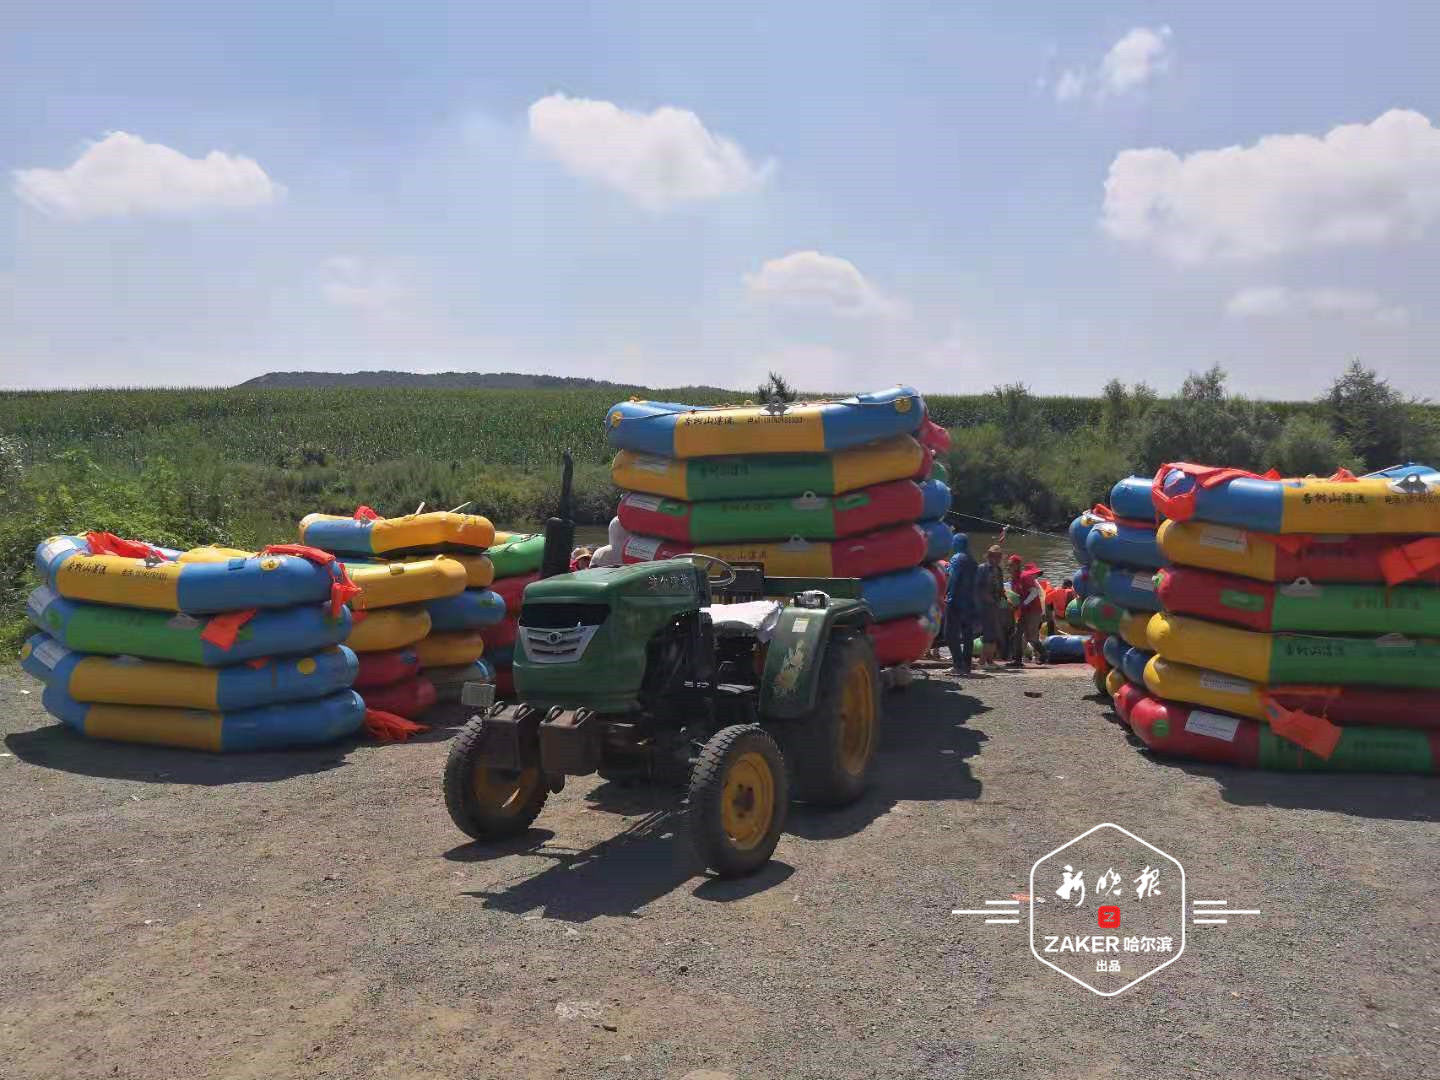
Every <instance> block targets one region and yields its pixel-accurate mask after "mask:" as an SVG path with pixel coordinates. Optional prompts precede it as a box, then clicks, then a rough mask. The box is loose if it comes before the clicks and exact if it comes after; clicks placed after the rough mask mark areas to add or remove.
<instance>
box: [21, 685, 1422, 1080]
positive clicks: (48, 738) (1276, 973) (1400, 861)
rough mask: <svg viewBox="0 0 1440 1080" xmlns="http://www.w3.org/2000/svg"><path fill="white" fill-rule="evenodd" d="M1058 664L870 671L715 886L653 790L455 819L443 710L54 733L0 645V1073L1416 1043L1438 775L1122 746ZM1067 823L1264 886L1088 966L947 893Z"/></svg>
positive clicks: (1049, 1069) (852, 1060) (888, 1072)
mask: <svg viewBox="0 0 1440 1080" xmlns="http://www.w3.org/2000/svg"><path fill="white" fill-rule="evenodd" d="M1090 689H1091V688H1090V685H1089V680H1088V677H1087V675H1086V673H1085V672H1084V671H1082V670H1080V669H1074V668H1072V669H1063V668H1057V669H1051V670H1047V671H1032V672H1026V673H1024V674H1019V675H1016V674H1002V675H995V676H992V677H989V678H976V679H970V680H965V681H962V682H956V681H952V680H950V679H948V678H945V677H939V676H937V677H935V678H933V679H931V680H930V681H926V682H921V683H917V684H916V685H915V686H914V687H912V688H911V689H910V690H908V691H906V692H903V693H898V694H892V695H889V696H888V697H887V716H886V721H887V727H886V731H885V736H884V741H883V746H882V750H881V755H880V761H879V769H878V776H877V780H876V783H875V784H874V786H873V789H872V790H871V792H870V793H869V795H868V796H867V797H866V798H865V799H864V800H862V801H861V802H860V803H859V804H857V805H855V806H853V807H850V808H848V809H846V810H843V811H840V812H832V813H819V812H812V811H806V810H801V809H800V808H796V810H795V812H794V813H793V814H792V817H791V822H790V827H789V831H788V832H787V834H786V835H785V837H784V838H783V839H782V840H781V843H780V847H779V849H778V851H777V852H776V860H775V862H774V863H773V864H772V865H771V867H770V868H769V869H768V870H766V871H765V872H763V873H762V874H760V875H758V876H757V877H755V878H751V879H748V880H744V881H740V882H719V881H715V880H709V879H707V878H705V877H704V876H702V875H700V874H697V873H696V872H695V870H694V868H693V867H692V866H691V865H690V863H689V861H688V858H687V856H686V853H685V852H686V849H685V847H684V845H683V844H682V843H681V842H679V841H678V840H677V838H676V837H675V836H674V833H673V830H674V828H675V824H674V822H673V820H672V819H671V817H670V815H669V813H668V811H669V810H670V809H672V808H673V805H674V797H673V796H670V795H664V794H657V793H654V792H650V791H646V790H638V791H637V790H623V789H617V788H616V787H614V786H613V785H606V784H600V783H597V782H595V781H593V780H591V779H587V780H582V781H579V782H576V783H573V784H572V785H571V786H569V787H567V789H566V790H565V792H564V793H563V794H561V795H559V796H557V797H554V798H552V800H551V802H550V804H549V806H548V807H547V808H546V810H545V812H544V813H543V814H542V816H541V818H540V820H539V822H537V826H538V827H537V828H536V829H534V830H532V831H531V832H530V834H529V835H528V836H527V837H525V838H524V840H523V842H517V843H513V844H511V845H509V846H506V847H504V848H500V849H497V848H493V847H492V848H482V847H478V846H475V845H470V844H463V843H461V842H460V841H461V840H462V839H463V837H461V836H460V835H459V834H458V833H457V832H456V831H455V829H454V827H453V826H452V825H451V823H450V821H449V819H448V817H447V816H446V814H445V810H444V807H443V805H442V802H441V799H440V796H439V792H438V784H439V777H440V771H441V767H442V763H443V760H444V756H445V752H446V745H447V741H448V739H449V737H450V735H451V734H452V732H451V731H450V730H443V729H442V730H436V731H435V732H432V733H431V734H430V735H429V736H427V737H425V738H424V739H421V740H418V741H416V742H412V743H409V744H405V745H400V746H373V745H346V746H343V747H340V748H338V749H332V750H325V751H316V752H310V753H298V754H287V755H279V754H267V755H255V756H248V757H237V758H217V757H207V756H202V755H197V754H190V753H185V752H181V751H168V750H157V749H152V748H143V747H127V746H120V745H115V744H100V743H91V742H87V741H85V740H83V739H81V738H78V737H76V736H73V735H71V734H69V733H68V732H66V731H64V730H62V729H60V728H59V727H56V726H54V725H52V724H50V723H49V722H48V721H47V719H46V718H45V717H44V716H43V714H42V713H41V711H40V708H39V703H38V698H39V695H38V692H32V693H30V694H28V695H26V694H23V693H22V692H21V691H22V690H31V691H34V690H35V684H34V683H32V682H30V681H29V680H28V679H27V678H26V677H24V676H23V675H8V676H4V677H0V701H4V702H6V703H8V704H9V705H10V707H9V708H7V709H6V710H5V711H4V715H3V717H0V732H3V733H4V735H5V747H4V751H5V752H6V754H7V756H5V757H3V758H0V813H3V819H4V821H5V822H6V828H5V830H4V835H3V840H0V845H3V846H0V857H3V865H4V867H5V873H4V880H3V894H0V895H3V904H0V933H3V948H4V959H5V964H4V971H5V977H4V979H3V982H0V1075H3V1076H4V1077H6V1078H15V1080H19V1078H32V1077H33V1078H44V1080H59V1078H65V1077H87V1078H88V1077H144V1078H151V1077H154V1078H166V1080H168V1078H174V1077H186V1078H202V1077H257V1078H260V1077H263V1078H266V1080H274V1078H283V1077H307V1078H309V1077H345V1078H349V1077H377V1078H379V1077H383V1078H386V1080H401V1078H408V1077H427V1078H434V1077H467V1078H469V1077H498V1076H506V1077H510V1078H515V1077H549V1076H564V1077H567V1078H568V1077H591V1076H598V1077H616V1078H627V1077H644V1078H657V1077H664V1078H684V1077H689V1078H690V1080H721V1078H724V1077H734V1078H760V1077H805V1078H811V1077H814V1078H837V1080H838V1078H850V1077H1019V1076H1038V1075H1045V1076H1048V1077H1132V1076H1133V1077H1154V1076H1167V1077H1169V1076H1197V1077H1235V1076H1253V1077H1255V1078H1257V1080H1269V1078H1281V1077H1306V1078H1313V1077H1329V1076H1363V1077H1374V1076H1396V1077H1406V1078H1415V1077H1422V1076H1436V1075H1440V1071H1437V1065H1436V1063H1435V1049H1434V1048H1435V1045H1436V1042H1437V1035H1440V915H1437V911H1440V909H1437V905H1436V903H1435V901H1434V899H1433V895H1434V894H1433V890H1434V889H1435V888H1436V887H1437V882H1440V826H1437V814H1440V798H1437V797H1440V780H1436V779H1432V778H1428V777H1425V778H1421V777H1400V778H1381V777H1369V776H1334V777H1329V776H1323V775H1310V776H1293V775H1267V774H1260V773H1252V772H1243V771H1235V770H1226V769H1219V768H1211V767H1194V766H1185V765H1178V764H1171V763H1164V762H1158V761H1155V760H1152V759H1151V758H1149V757H1148V756H1146V755H1144V754H1142V753H1139V752H1137V751H1136V749H1134V747H1133V746H1132V745H1130V744H1129V743H1128V742H1127V739H1126V737H1125V735H1124V733H1123V732H1122V730H1121V729H1120V728H1119V727H1117V726H1116V724H1115V723H1114V721H1113V720H1112V719H1110V718H1109V713H1108V709H1107V707H1106V705H1105V704H1104V703H1102V702H1100V701H1099V700H1097V699H1096V698H1094V697H1087V696H1086V695H1087V694H1088V693H1089V692H1090ZM1032 695H1033V696H1032ZM1102 821H1114V822H1116V823H1118V824H1121V825H1124V826H1125V827H1127V828H1130V829H1132V830H1134V831H1136V832H1138V833H1140V834H1141V835H1143V836H1144V837H1145V838H1146V839H1147V840H1149V841H1151V842H1152V843H1154V844H1156V845H1158V846H1160V847H1162V848H1164V849H1165V850H1167V851H1170V852H1172V853H1174V854H1176V855H1177V856H1178V857H1180V858H1181V859H1182V860H1183V861H1184V862H1185V865H1186V869H1187V872H1188V876H1189V881H1190V889H1191V892H1190V895H1191V896H1192V897H1205V896H1210V897H1224V898H1230V899H1232V900H1243V901H1244V902H1245V906H1247V907H1255V908H1259V909H1260V910H1261V912H1262V914H1261V915H1260V916H1258V917H1252V918H1250V919H1248V920H1247V921H1243V922H1241V921H1235V922H1232V923H1231V924H1230V925H1228V926H1225V927H1216V928H1207V927H1194V928H1193V929H1192V931H1191V937H1190V941H1189V945H1188V947H1187V950H1186V952H1185V955H1184V956H1183V957H1182V958H1181V959H1180V960H1179V961H1178V962H1177V963H1175V964H1174V965H1172V966H1171V967H1169V968H1167V969H1166V970H1164V971H1162V972H1160V973H1159V974H1157V975H1156V976H1154V977H1153V978H1151V979H1149V980H1148V981H1146V982H1144V983H1142V984H1140V985H1139V986H1137V987H1136V988H1135V989H1133V990H1130V991H1129V992H1127V993H1125V994H1123V995H1121V996H1119V997H1116V998H1110V999H1103V998H1099V997H1096V996H1094V995H1092V994H1090V993H1088V992H1086V991H1085V990H1083V989H1081V988H1080V987H1078V986H1076V985H1074V984H1072V983H1070V982H1069V981H1068V980H1066V979H1064V978H1062V977H1061V976H1060V975H1058V974H1056V973H1054V972H1052V971H1049V970H1048V969H1046V968H1044V967H1042V966H1041V965H1040V964H1038V963H1037V962H1036V961H1035V959H1034V958H1033V957H1032V956H1031V955H1030V953H1029V951H1028V948H1027V945H1026V935H1025V926H1024V925H1023V923H1022V924H1021V925H1020V926H1017V927H1003V926H984V925H983V924H981V923H979V922H978V921H975V920H967V919H966V918H964V917H957V916H955V915H952V914H951V912H952V909H954V908H956V907H964V906H971V907H973V906H976V905H977V904H978V902H979V901H981V900H983V899H985V898H991V897H1006V896H1009V895H1011V894H1021V893H1024V892H1025V891H1026V889H1027V888H1028V874H1029V867H1030V864H1031V862H1033V861H1034V860H1035V859H1036V858H1038V857H1039V856H1040V855H1043V854H1044V853H1045V852H1047V851H1049V850H1051V849H1052V848H1053V847H1055V846H1057V845H1058V844H1060V843H1062V842H1063V841H1065V840H1067V839H1069V838H1070V837H1072V836H1074V835H1076V834H1077V833H1079V832H1081V831H1083V830H1085V829H1087V828H1089V827H1090V826H1091V825H1094V824H1097V823H1099V822H1102Z"/></svg>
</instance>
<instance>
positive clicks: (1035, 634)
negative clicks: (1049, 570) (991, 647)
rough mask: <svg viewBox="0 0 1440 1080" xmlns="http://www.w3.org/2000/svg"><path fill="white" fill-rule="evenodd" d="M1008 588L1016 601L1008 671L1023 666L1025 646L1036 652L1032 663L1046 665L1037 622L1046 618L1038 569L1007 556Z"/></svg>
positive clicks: (1014, 557) (1015, 556)
mask: <svg viewBox="0 0 1440 1080" xmlns="http://www.w3.org/2000/svg"><path fill="white" fill-rule="evenodd" d="M1010 588H1011V589H1012V590H1013V591H1014V593H1015V596H1016V597H1017V600H1016V612H1015V622H1016V634H1015V649H1014V653H1013V654H1012V655H1011V658H1010V666H1011V667H1024V666H1025V646H1026V645H1029V646H1030V648H1031V649H1032V650H1034V652H1035V659H1036V660H1038V661H1039V662H1040V663H1042V664H1043V663H1045V660H1046V657H1045V643H1044V642H1042V641H1041V640H1040V621H1041V619H1043V618H1044V615H1045V597H1044V594H1043V592H1042V590H1041V588H1040V568H1039V567H1038V566H1036V565H1035V564H1034V563H1025V562H1023V561H1022V560H1021V558H1020V556H1019V555H1011V556H1010Z"/></svg>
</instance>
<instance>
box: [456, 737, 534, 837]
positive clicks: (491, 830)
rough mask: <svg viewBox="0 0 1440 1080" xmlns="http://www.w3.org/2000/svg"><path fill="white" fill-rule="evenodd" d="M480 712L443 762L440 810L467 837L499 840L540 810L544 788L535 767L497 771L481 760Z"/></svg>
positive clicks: (516, 831)
mask: <svg viewBox="0 0 1440 1080" xmlns="http://www.w3.org/2000/svg"><path fill="white" fill-rule="evenodd" d="M484 723H485V718H484V717H483V716H476V717H473V718H471V720H470V722H469V723H467V724H466V725H465V726H464V727H463V728H462V729H461V730H460V734H459V735H457V736H456V737H455V741H454V742H453V743H452V744H451V746H450V756H449V757H448V758H446V760H445V809H447V810H449V811H450V819H451V820H452V821H454V822H455V824H456V826H457V827H458V828H459V829H460V831H461V832H463V833H464V834H465V835H466V836H469V837H471V838H472V839H475V840H499V839H503V838H505V837H507V836H518V835H520V834H521V833H523V832H524V831H525V830H526V829H528V828H529V827H530V825H531V823H532V822H533V821H534V820H535V818H536V817H537V816H539V814H540V809H541V807H543V806H544V805H545V799H546V798H547V797H548V796H549V794H550V791H549V788H548V787H547V786H546V784H545V778H544V777H543V776H541V775H540V770H539V769H534V768H531V769H497V768H494V767H492V766H490V765H487V764H485V760H484V758H483V757H482V756H481V753H480V750H481V746H482V744H483V738H482V736H481V727H482V725H483V724H484Z"/></svg>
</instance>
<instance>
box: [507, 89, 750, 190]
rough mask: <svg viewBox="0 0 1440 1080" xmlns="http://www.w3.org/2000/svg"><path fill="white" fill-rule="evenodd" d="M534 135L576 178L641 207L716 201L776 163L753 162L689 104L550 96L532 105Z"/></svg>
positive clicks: (531, 120) (742, 186)
mask: <svg viewBox="0 0 1440 1080" xmlns="http://www.w3.org/2000/svg"><path fill="white" fill-rule="evenodd" d="M529 115H530V138H531V139H532V140H533V141H534V142H535V144H536V145H538V146H540V147H541V148H543V149H544V150H545V151H546V152H547V153H548V154H550V155H551V156H552V157H553V158H555V159H556V160H557V161H559V162H560V163H561V164H562V165H564V166H565V167H566V168H567V169H569V170H570V171H571V172H572V173H574V174H575V175H577V176H582V177H585V178H586V179H589V180H595V181H598V182H599V183H602V184H604V185H606V186H607V187H611V188H614V189H615V190H616V191H619V192H622V193H623V194H625V195H627V196H628V197H629V198H631V199H633V200H634V201H635V202H637V203H639V204H640V205H641V206H644V207H646V208H647V209H651V210H664V209H666V208H667V207H670V206H673V205H674V204H676V203H681V202H689V201H698V200H703V199H717V198H721V197H722V196H726V195H738V194H742V193H744V192H747V191H754V190H756V189H758V188H760V187H761V186H763V185H764V183H765V182H766V180H767V179H768V178H769V176H770V173H771V171H772V170H773V163H771V162H765V163H763V164H761V165H755V164H754V163H752V162H751V161H750V159H749V157H748V156H746V154H745V151H744V150H743V149H742V148H741V147H740V146H739V144H737V143H736V142H734V141H733V140H731V139H728V138H726V137H725V136H723V135H716V134H714V133H713V132H711V131H709V130H708V129H706V127H705V125H704V124H702V123H701V122H700V118H699V117H698V116H696V115H695V114H694V113H693V112H690V111H688V110H686V109H676V108H672V107H670V106H664V107H662V108H659V109H656V110H655V111H654V112H651V113H638V112H631V111H629V110H628V109H622V108H620V107H619V106H618V105H615V104H614V103H612V102H609V101H591V100H587V99H585V98H571V97H566V96H565V95H564V94H551V95H550V96H549V97H544V98H541V99H540V100H539V101H536V102H535V103H534V104H532V105H531V106H530V114H529Z"/></svg>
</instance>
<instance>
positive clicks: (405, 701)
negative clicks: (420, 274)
mask: <svg viewBox="0 0 1440 1080" xmlns="http://www.w3.org/2000/svg"><path fill="white" fill-rule="evenodd" d="M361 697H363V698H364V699H365V707H366V708H367V709H379V710H380V711H381V712H388V713H394V714H395V715H396V716H403V717H404V718H405V719H406V720H413V719H415V717H417V716H419V715H420V714H421V713H422V712H424V711H425V710H426V709H428V708H430V706H432V705H434V704H435V684H434V683H432V682H431V681H430V680H429V679H427V678H425V676H423V675H419V676H416V677H415V678H413V679H404V680H402V681H401V682H397V683H391V684H390V685H389V686H374V687H371V688H370V689H368V690H366V691H365V692H364V693H363V694H362V695H361Z"/></svg>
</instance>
